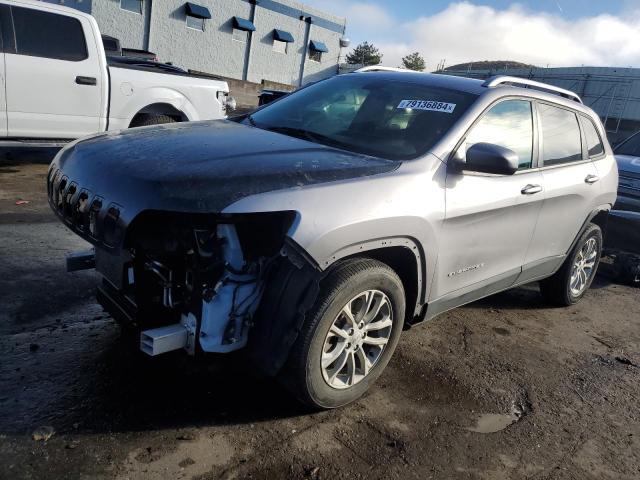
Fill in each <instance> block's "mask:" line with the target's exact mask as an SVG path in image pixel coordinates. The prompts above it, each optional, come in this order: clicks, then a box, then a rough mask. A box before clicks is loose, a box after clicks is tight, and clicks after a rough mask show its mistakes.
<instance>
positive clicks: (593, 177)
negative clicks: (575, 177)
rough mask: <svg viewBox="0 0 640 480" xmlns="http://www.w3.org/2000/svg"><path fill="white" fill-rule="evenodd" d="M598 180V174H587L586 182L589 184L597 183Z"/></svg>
mask: <svg viewBox="0 0 640 480" xmlns="http://www.w3.org/2000/svg"><path fill="white" fill-rule="evenodd" d="M598 180H600V177H599V176H598V175H587V176H586V177H585V179H584V181H585V183H588V184H589V185H591V184H593V183H596V182H597V181H598Z"/></svg>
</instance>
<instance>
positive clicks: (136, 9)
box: [120, 0, 142, 14]
mask: <svg viewBox="0 0 640 480" xmlns="http://www.w3.org/2000/svg"><path fill="white" fill-rule="evenodd" d="M120 8H121V9H122V10H127V11H129V12H133V13H139V14H142V0H120Z"/></svg>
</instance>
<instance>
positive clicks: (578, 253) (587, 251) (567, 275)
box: [540, 223, 602, 307]
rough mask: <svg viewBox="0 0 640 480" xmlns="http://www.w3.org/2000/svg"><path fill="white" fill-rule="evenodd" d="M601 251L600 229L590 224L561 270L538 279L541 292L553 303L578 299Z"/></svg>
mask: <svg viewBox="0 0 640 480" xmlns="http://www.w3.org/2000/svg"><path fill="white" fill-rule="evenodd" d="M601 255H602V230H601V229H600V227H599V226H598V225H595V224H593V223H591V224H589V226H588V227H587V229H586V230H585V232H584V233H583V234H582V235H581V236H580V239H579V240H578V242H577V243H576V246H575V247H574V248H573V250H572V251H571V253H570V254H569V256H568V257H567V259H566V260H565V262H564V263H563V265H562V267H560V270H558V271H557V272H556V273H555V274H554V275H553V276H551V277H549V278H547V279H545V280H543V281H541V282H540V292H541V293H542V295H543V296H544V298H545V299H546V300H547V301H549V302H550V303H553V304H555V305H560V306H565V307H567V306H569V305H573V304H575V303H577V302H578V301H579V300H580V299H581V298H582V297H583V296H584V294H585V293H586V291H587V290H588V289H589V287H590V286H591V282H593V279H594V277H595V276H596V270H597V269H598V264H599V263H600V256H601Z"/></svg>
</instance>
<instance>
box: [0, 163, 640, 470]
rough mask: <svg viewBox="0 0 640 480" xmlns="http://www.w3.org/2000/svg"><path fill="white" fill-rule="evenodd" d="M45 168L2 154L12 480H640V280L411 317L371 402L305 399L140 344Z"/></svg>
mask: <svg viewBox="0 0 640 480" xmlns="http://www.w3.org/2000/svg"><path fill="white" fill-rule="evenodd" d="M45 174H46V165H37V164H28V163H25V162H15V161H14V162H13V164H12V162H11V161H7V160H5V161H4V163H0V305H1V307H0V478H7V479H8V478H11V479H17V478H91V479H102V478H105V479H107V478H108V479H112V478H117V479H120V478H121V479H127V478H130V479H134V478H150V479H156V478H157V479H163V480H164V479H174V478H187V479H188V478H196V479H212V478H254V479H262V478H264V479H274V478H298V479H303V478H311V479H325V478H367V479H377V478H380V479H382V478H384V479H388V478H399V479H411V478H416V479H429V478H433V479H458V478H459V479H520V478H522V479H524V478H526V479H551V478H553V479H560V478H562V479H576V480H578V479H579V480H584V479H616V480H617V479H637V478H640V453H639V452H640V409H639V407H638V398H640V381H639V380H640V366H639V365H640V351H639V347H640V328H639V327H640V291H639V290H638V289H633V288H630V287H627V286H622V285H616V284H615V283H612V282H611V281H610V280H608V279H607V278H605V277H599V278H598V279H597V281H596V283H595V284H594V287H593V288H592V290H591V291H590V292H589V293H588V294H587V296H586V297H585V298H584V299H583V301H582V302H581V303H580V304H579V305H576V306H574V307H571V308H566V309H557V308H550V307H549V306H548V305H545V304H544V303H543V301H542V300H541V298H540V295H539V292H538V289H537V286H536V285H532V286H530V287H526V288H519V289H515V290H512V291H509V292H505V293H503V294H500V295H495V296H493V297H490V298H487V299H485V300H483V301H480V302H476V303H474V304H472V305H469V306H466V307H463V308H459V309H456V310H453V311H451V312H449V313H446V314H444V315H441V316H439V317H437V318H436V319H434V320H432V321H431V322H429V323H428V324H425V325H423V326H420V327H417V328H414V329H412V330H410V331H407V332H405V333H404V334H403V337H402V338H401V340H400V345H399V347H398V350H397V352H396V354H395V356H394V358H393V359H392V361H391V363H390V365H389V367H388V369H387V370H386V371H385V373H384V374H383V375H382V377H381V378H380V380H379V381H378V382H377V383H376V385H375V387H374V388H373V389H372V390H371V391H370V392H369V393H368V394H367V395H366V396H365V397H364V398H362V399H361V400H360V401H359V402H357V403H355V404H353V405H350V406H348V407H345V408H342V409H339V410H335V411H330V412H321V413H314V412H308V411H305V410H304V409H303V408H302V407H300V406H298V405H297V404H295V403H294V402H293V401H292V400H291V399H290V398H289V397H288V396H287V395H286V394H285V393H284V392H283V391H282V390H280V388H279V387H277V386H276V385H274V384H273V383H271V382H268V381H264V380H259V379H255V378H253V377H252V375H251V372H248V371H246V370H244V369H242V368H241V367H239V366H238V365H237V362H234V359H233V357H223V358H219V359H214V360H210V359H209V360H207V361H193V360H191V359H188V358H186V357H185V356H184V355H182V354H180V353H175V354H167V355H166V356H162V357H158V358H154V359H151V358H145V357H143V356H142V355H141V354H138V352H137V351H136V349H135V342H132V341H131V339H129V338H127V337H123V336H122V335H121V334H120V330H119V329H118V327H117V326H116V325H115V324H114V322H113V321H112V320H111V319H110V318H109V316H108V315H106V314H105V313H103V312H102V310H101V308H100V307H99V306H97V305H96V304H95V303H94V300H93V293H94V286H95V283H96V277H95V275H94V274H93V273H91V272H77V273H74V274H67V273H65V272H64V266H63V259H64V254H65V253H66V252H68V251H72V250H77V249H81V248H83V247H84V246H86V245H85V244H84V242H83V241H82V240H80V239H78V238H76V237H75V236H74V235H72V234H71V233H70V232H68V231H67V230H66V229H65V228H64V227H62V226H61V225H60V224H58V223H57V222H56V221H55V220H54V218H53V215H52V214H51V213H50V212H49V211H48V207H47V206H46V199H45V194H44V177H45ZM17 200H28V201H29V202H30V203H28V204H22V205H16V204H15V202H16V201H17Z"/></svg>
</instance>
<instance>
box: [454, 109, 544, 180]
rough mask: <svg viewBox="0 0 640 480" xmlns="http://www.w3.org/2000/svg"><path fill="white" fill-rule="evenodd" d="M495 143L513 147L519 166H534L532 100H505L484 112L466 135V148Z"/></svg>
mask: <svg viewBox="0 0 640 480" xmlns="http://www.w3.org/2000/svg"><path fill="white" fill-rule="evenodd" d="M476 143H492V144H494V145H500V146H501V147H505V148H508V149H510V150H513V151H514V152H515V153H516V154H517V155H518V163H519V169H521V170H522V169H526V168H531V162H532V159H533V117H532V115H531V102H529V101H527V100H505V101H504V102H500V103H498V104H497V105H494V106H493V107H491V109H490V110H489V111H488V112H487V113H485V114H484V116H483V117H482V118H481V119H480V121H479V122H478V123H477V124H476V125H474V127H473V128H472V129H471V131H470V132H469V135H467V139H466V148H467V149H468V148H469V147H471V146H472V145H474V144H476Z"/></svg>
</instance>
